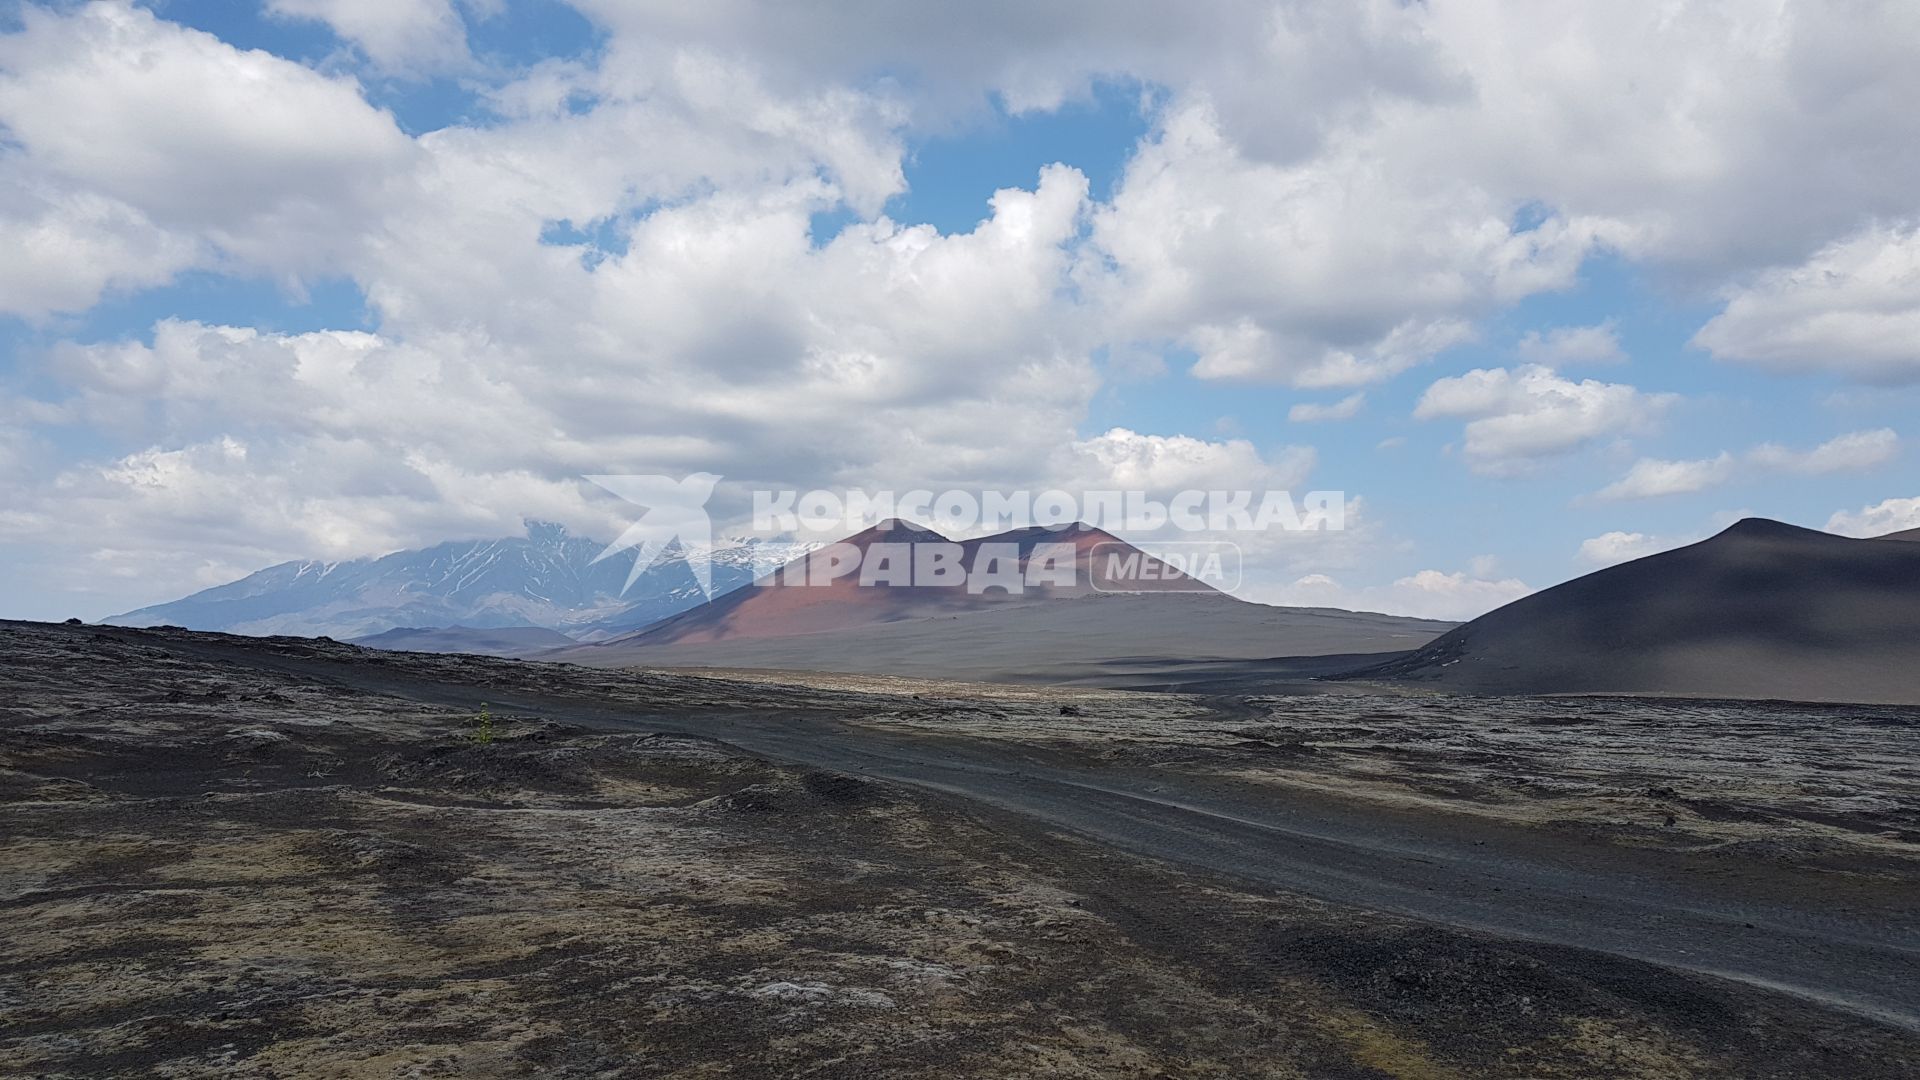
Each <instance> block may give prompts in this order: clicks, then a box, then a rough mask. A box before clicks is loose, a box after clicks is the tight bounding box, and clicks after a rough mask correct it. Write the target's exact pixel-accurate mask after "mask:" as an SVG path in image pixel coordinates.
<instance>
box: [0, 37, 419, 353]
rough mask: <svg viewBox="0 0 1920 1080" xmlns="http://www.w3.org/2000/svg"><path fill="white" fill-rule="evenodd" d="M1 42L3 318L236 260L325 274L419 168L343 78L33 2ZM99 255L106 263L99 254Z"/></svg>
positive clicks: (70, 306)
mask: <svg viewBox="0 0 1920 1080" xmlns="http://www.w3.org/2000/svg"><path fill="white" fill-rule="evenodd" d="M23 22H24V28H23V29H22V30H21V31H20V32H18V33H14V34H7V35H0V127H4V128H5V129H6V131H7V134H8V136H9V141H10V142H11V143H13V144H14V145H13V146H11V147H9V148H7V149H5V150H0V234H5V235H7V236H8V238H9V239H17V240H20V241H22V242H23V246H22V247H20V248H15V249H11V254H12V257H11V258H9V259H8V262H9V263H10V264H12V265H11V267H10V269H9V271H8V272H7V273H8V276H9V277H12V278H17V279H19V280H21V281H24V282H29V283H31V282H33V281H35V280H38V281H39V282H40V283H39V284H38V285H33V284H29V285H28V286H27V287H26V288H24V289H22V290H19V291H14V290H8V291H7V292H6V293H5V296H6V297H7V299H5V300H0V310H5V311H11V312H13V313H14V314H18V315H24V316H29V317H36V316H41V315H45V314H47V313H48V312H49V311H54V310H76V309H79V308H83V307H86V306H88V305H90V304H91V303H92V302H93V301H94V300H95V299H96V298H97V297H98V296H99V294H100V292H101V291H102V290H103V289H105V288H108V287H111V286H127V285H150V284H156V283H158V282H159V281H162V280H164V279H165V278H167V277H168V276H169V275H171V274H172V273H174V272H176V271H178V270H180V269H184V268H185V267H187V266H189V265H219V262H220V257H221V256H226V257H231V258H236V259H239V260H241V261H242V262H244V263H246V264H249V265H252V266H256V267H260V268H263V269H267V270H271V271H278V272H285V273H302V272H310V271H337V270H339V269H341V268H342V266H343V263H342V259H343V257H344V256H345V255H346V253H347V252H348V250H349V249H351V248H352V246H353V245H354V244H355V242H356V241H355V237H356V236H357V235H358V234H359V232H360V230H361V229H362V228H364V227H365V226H366V224H367V223H368V222H369V221H370V219H371V218H372V217H373V216H374V215H375V214H377V213H378V212H379V210H380V208H381V207H383V206H384V205H386V200H387V198H388V197H389V195H390V188H389V185H390V184H391V183H392V182H393V181H394V180H395V179H396V178H397V177H399V176H401V175H403V174H404V173H405V171H406V170H407V169H409V168H410V167H411V166H412V165H413V163H415V161H416V160H417V155H416V152H415V148H414V145H413V143H412V142H411V141H410V140H408V139H407V137H406V136H405V135H403V134H402V133H401V132H400V130H399V129H398V128H397V127H395V126H394V123H393V119H392V117H390V116H388V115H387V114H386V113H384V112H381V111H379V110H377V109H375V108H373V107H372V106H370V105H368V104H367V103H366V101H365V100H364V99H362V98H361V96H360V92H359V88H358V87H357V85H356V84H355V83H354V82H353V81H352V80H350V79H344V78H340V79H334V78H327V77H325V76H322V75H319V74H316V73H315V72H313V71H310V70H308V69H307V68H304V67H301V66H300V65H299V64H295V63H292V62H290V61H287V60H282V59H279V58H277V57H274V56H271V55H269V54H267V53H264V52H258V51H248V52H243V51H241V50H238V49H235V48H233V47H231V46H229V45H227V44H225V43H223V42H221V41H219V40H218V39H216V38H214V37H212V36H211V35H208V34H203V33H200V32H198V31H194V30H188V29H185V28H182V27H179V26H176V25H174V24H171V23H167V22H163V21H161V20H160V19H159V18H157V17H156V16H155V15H154V14H153V13H151V12H149V11H146V10H144V9H141V8H136V7H132V6H129V5H122V4H110V3H100V4H92V5H89V6H86V7H83V8H81V9H79V10H78V11H76V12H74V13H73V14H71V15H60V14H56V13H53V12H49V11H46V10H43V9H40V8H37V7H32V6H29V7H27V8H26V9H25V11H24V15H23ZM96 259H105V260H108V261H106V262H97V261H95V260H96Z"/></svg>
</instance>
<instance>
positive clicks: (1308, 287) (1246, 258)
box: [1089, 103, 1594, 387]
mask: <svg viewBox="0 0 1920 1080" xmlns="http://www.w3.org/2000/svg"><path fill="white" fill-rule="evenodd" d="M1508 216H1509V211H1508V209H1507V208H1504V207H1502V206H1501V205H1499V204H1498V202H1497V201H1495V200H1493V199H1490V198H1489V197H1488V196H1487V194H1486V193H1485V192H1484V191H1479V190H1476V189H1472V188H1461V187H1449V186H1445V185H1441V186H1435V185H1432V184H1430V183H1426V182H1424V181H1423V180H1421V179H1417V178H1414V177H1411V176H1408V177H1396V176H1393V175H1391V174H1388V173H1384V172H1383V171H1382V170H1381V169H1380V168H1379V163H1378V161H1376V160H1374V159H1372V158H1370V157H1367V156H1364V155H1354V154H1342V155H1330V156H1328V157H1325V158H1321V159H1315V160H1313V161H1311V162H1306V163H1301V164H1289V165H1278V164H1273V163H1270V162H1265V161H1261V160H1258V159H1256V158H1251V157H1249V156H1248V155H1247V153H1246V152H1245V150H1244V149H1243V148H1242V147H1241V146H1240V145H1238V144H1237V143H1236V142H1234V141H1233V140H1232V139H1231V138H1230V137H1229V136H1228V135H1227V134H1226V133H1225V132H1223V131H1222V130H1221V127H1220V121H1219V118H1218V116H1217V114H1216V113H1215V111H1214V110H1213V109H1212V108H1211V107H1210V106H1208V105H1206V104H1205V103H1195V104H1191V105H1187V106H1184V107H1180V108H1176V109H1173V110H1171V111H1170V112H1169V113H1168V114H1167V115H1166V117H1164V119H1163V121H1162V124H1161V127H1160V130H1159V132H1158V135H1157V137H1156V138H1155V139H1154V140H1153V141H1151V142H1149V143H1147V144H1145V145H1143V146H1142V147H1141V148H1140V150H1139V152H1138V153H1137V154H1136V155H1135V157H1134V158H1133V160H1132V161H1131V162H1130V163H1129V165H1128V167H1127V171H1126V175H1125V176H1124V177H1123V178H1122V180H1121V183H1120V186H1119V189H1118V190H1117V191H1116V192H1115V194H1114V196H1113V199H1112V201H1111V202H1110V203H1109V204H1107V205H1105V206H1103V207H1101V208H1099V209H1098V210H1097V211H1096V213H1095V216H1094V226H1093V234H1092V238H1091V242H1092V246H1093V248H1094V250H1095V251H1096V252H1097V253H1098V254H1099V255H1100V256H1101V257H1102V260H1103V261H1102V263H1101V264H1099V265H1101V266H1102V267H1103V268H1107V267H1110V268H1111V273H1102V274H1101V275H1100V276H1099V277H1097V278H1094V279H1092V280H1091V281H1090V282H1089V287H1090V288H1091V289H1092V290H1093V291H1094V292H1095V294H1096V296H1097V297H1098V298H1099V300H1100V301H1101V302H1102V304H1103V306H1104V307H1105V308H1107V309H1108V310H1109V311H1110V313H1111V314H1110V315H1109V322H1110V323H1111V325H1112V326H1113V328H1114V331H1115V332H1116V333H1120V332H1125V333H1130V334H1131V335H1132V336H1134V337H1137V338H1165V339H1172V340H1177V341H1179V342H1181V343H1183V344H1185V345H1186V346H1187V347H1189V348H1191V349H1192V350H1193V351H1194V352H1195V353H1197V354H1198V361H1197V362H1196V364H1195V365H1194V369H1193V370H1194V374H1196V375H1198V376H1200V377H1201V378H1208V379H1259V380H1272V381H1278V382H1284V383H1288V384H1291V385H1295V386H1303V387H1338V386H1358V385H1364V384H1367V383H1374V382H1379V381H1381V380H1383V379H1386V378H1389V377H1391V376H1393V375H1395V374H1398V373H1399V372H1401V371H1404V370H1406V369H1407V368H1409V367H1412V366H1413V365H1415V364H1418V363H1421V362H1422V361H1425V360H1427V359H1429V358H1431V357H1433V356H1434V355H1436V354H1438V353H1440V352H1441V351H1443V350H1445V349H1447V348H1449V347H1451V346H1454V345H1457V344H1460V343H1461V342H1464V341H1467V340H1470V339H1471V337H1472V327H1471V323H1470V321H1469V320H1470V318H1471V317H1472V316H1473V315H1475V314H1477V313H1480V312H1482V311H1485V310H1489V309H1491V308H1492V307H1493V306H1495V305H1496V304H1498V303H1500V302H1502V301H1506V300H1511V299H1515V298H1518V297H1520V296H1524V295H1527V294H1528V293H1531V292H1536V291H1539V290H1542V289H1547V288H1554V287H1558V286H1561V285H1565V284H1568V283H1570V282H1571V280H1572V278H1573V275H1574V273H1575V271H1576V270H1577V269H1578V267H1579V264H1580V261H1581V259H1582V257H1583V255H1584V253H1585V252H1586V250H1587V249H1588V247H1589V246H1590V245H1591V243H1592V241H1593V236H1594V226H1593V225H1592V224H1590V223H1586V222H1581V221H1567V220H1563V219H1560V218H1557V217H1556V218H1552V219H1550V220H1548V221H1545V222H1542V223H1540V224H1539V225H1538V226H1537V227H1536V228H1533V229H1530V230H1526V231H1516V230H1515V229H1514V228H1513V227H1512V226H1511V224H1510V222H1509V221H1508Z"/></svg>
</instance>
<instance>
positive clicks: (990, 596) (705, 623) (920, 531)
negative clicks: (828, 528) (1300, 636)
mask: <svg viewBox="0 0 1920 1080" xmlns="http://www.w3.org/2000/svg"><path fill="white" fill-rule="evenodd" d="M944 543H956V544H957V546H958V548H959V549H960V551H961V553H962V554H961V555H960V560H961V565H963V566H966V567H968V568H969V569H973V568H977V567H979V566H980V565H981V561H982V560H983V559H984V558H985V557H986V556H987V555H989V554H993V553H995V545H998V553H1000V554H1005V553H1006V552H1007V550H1008V549H1011V550H1013V551H1017V553H1018V561H1017V565H1016V564H1014V562H1013V560H1008V562H1007V564H1006V565H1005V566H1003V567H1002V569H1012V570H1014V571H1016V572H1019V573H1024V572H1025V571H1026V570H1027V568H1028V563H1029V561H1030V560H1031V559H1032V558H1033V556H1034V552H1035V549H1036V548H1037V547H1038V546H1039V545H1041V544H1072V545H1073V548H1074V556H1075V559H1074V581H1075V583H1074V584H1073V585H1072V586H1065V585H1039V586H1035V587H1033V588H1028V589H1025V590H1023V591H1022V592H1020V593H1018V594H1014V593H1010V592H1008V591H1006V590H1004V589H988V590H986V591H983V592H977V593H976V592H972V591H970V590H969V589H968V588H966V587H950V586H939V585H922V584H918V583H915V584H871V583H870V584H862V580H861V577H862V575H861V573H860V572H855V573H849V574H846V575H844V576H835V575H833V574H832V572H831V570H830V569H829V566H830V565H831V564H830V562H829V560H830V559H831V558H833V557H835V554H836V553H835V549H836V548H837V549H841V551H840V553H841V554H844V553H845V551H846V549H857V550H858V552H860V553H861V558H862V559H863V561H869V562H870V561H873V560H874V559H875V558H876V557H877V555H878V554H879V553H878V552H877V551H876V549H875V545H882V544H894V545H905V544H944ZM897 550H898V549H896V551H897ZM1116 550H1117V551H1122V552H1126V553H1134V552H1137V551H1138V549H1136V548H1134V547H1132V546H1131V545H1129V544H1127V543H1126V542H1125V541H1123V540H1120V539H1118V538H1117V537H1115V536H1113V534H1111V533H1108V532H1105V531H1103V530H1100V529H1095V528H1092V527H1089V526H1085V525H1068V526H1062V527H1057V528H1056V527H1046V526H1036V527H1033V528H1027V529H1015V530H1013V531H1012V532H1005V533H1000V534H998V535H994V536H985V537H979V538H976V539H972V540H965V541H949V540H948V539H947V538H946V537H944V536H941V535H940V534H939V533H937V532H934V531H932V530H931V529H924V528H921V527H919V526H917V525H912V524H909V523H906V522H901V521H894V520H889V521H883V522H881V523H880V524H878V525H875V526H874V527H873V528H870V529H867V530H865V531H863V532H860V533H856V534H855V535H853V536H850V537H848V538H846V539H845V540H842V541H840V542H839V543H838V544H835V545H829V546H828V547H827V548H823V549H821V550H819V551H815V552H813V553H811V554H809V555H807V556H805V557H803V558H800V559H797V560H795V561H794V562H792V563H789V564H788V565H787V566H785V567H782V568H781V570H780V571H779V572H778V573H776V574H772V575H768V576H767V577H766V578H762V579H761V580H760V581H758V582H756V583H755V584H754V585H753V586H751V587H749V588H744V589H739V590H737V591H735V592H732V593H728V594H727V595H725V596H721V597H718V598H716V599H714V600H713V601H711V602H709V603H706V604H702V605H701V606H699V607H697V608H694V609H693V610H691V611H685V612H682V613H680V614H678V615H675V616H672V617H670V618H667V619H664V620H662V621H660V622H658V623H655V624H654V625H652V626H650V627H647V628H646V629H644V630H641V631H639V632H637V633H634V634H630V635H626V636H624V637H620V638H613V639H610V640H608V641H607V642H604V643H603V644H605V645H608V646H627V645H668V644H674V645H693V644H701V643H708V642H719V641H734V640H747V639H762V638H780V637H788V636H792V635H798V634H818V633H824V632H829V631H839V630H847V629H850V628H853V627H862V626H875V625H879V624H883V623H894V622H902V621H907V620H913V619H925V618H931V617H944V616H951V615H959V614H962V613H966V612H974V611H984V610H989V609H995V608H1002V607H1007V606H1010V605H1016V606H1017V605H1024V604H1032V603H1044V602H1048V601H1053V600H1060V599H1065V598H1070V597H1079V596H1086V595H1090V594H1093V593H1096V592H1101V591H1103V590H1106V591H1111V590H1113V589H1114V588H1116V587H1117V586H1116V585H1115V584H1114V583H1113V582H1112V581H1110V580H1107V579H1106V578H1105V577H1104V574H1105V567H1106V565H1107V562H1108V560H1107V556H1108V554H1109V553H1110V552H1113V551H1116ZM1096 555H1098V556H1099V557H1098V558H1096ZM1142 557H1143V558H1146V559H1147V561H1148V562H1151V563H1153V564H1154V565H1155V566H1157V567H1165V564H1163V563H1160V562H1159V561H1158V560H1155V559H1152V558H1151V557H1149V556H1144V555H1143V556H1142ZM897 558H899V559H901V560H903V562H902V563H900V565H902V566H904V565H906V562H905V561H904V560H910V558H911V556H910V555H907V554H904V553H902V554H899V555H897ZM870 580H871V579H870ZM1127 587H1128V588H1130V589H1132V588H1144V589H1149V590H1156V591H1169V590H1171V591H1182V592H1191V591H1195V590H1200V591H1211V590H1210V589H1208V587H1207V586H1205V585H1202V584H1200V583H1198V582H1196V581H1194V580H1193V579H1191V578H1187V577H1185V575H1182V574H1179V573H1178V572H1177V571H1175V570H1173V569H1172V568H1165V571H1164V575H1163V576H1159V577H1156V578H1154V579H1153V580H1148V581H1142V582H1138V583H1129V584H1128V586H1127Z"/></svg>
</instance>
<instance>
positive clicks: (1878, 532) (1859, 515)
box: [1827, 497, 1920, 536]
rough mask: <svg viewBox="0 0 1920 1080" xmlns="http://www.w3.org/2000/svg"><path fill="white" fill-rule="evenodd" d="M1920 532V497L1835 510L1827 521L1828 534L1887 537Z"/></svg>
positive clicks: (1889, 500)
mask: <svg viewBox="0 0 1920 1080" xmlns="http://www.w3.org/2000/svg"><path fill="white" fill-rule="evenodd" d="M1908 529H1920V497H1916V498H1912V499H1883V500H1881V501H1880V502H1877V503H1874V504H1872V505H1871V506H1863V507H1861V508H1860V509H1858V510H1836V511H1834V514H1833V516H1832V517H1830V518H1828V519H1827V531H1828V532H1830V533H1839V534H1840V535H1842V536H1885V535H1887V534H1888V533H1893V532H1905V531H1907V530H1908Z"/></svg>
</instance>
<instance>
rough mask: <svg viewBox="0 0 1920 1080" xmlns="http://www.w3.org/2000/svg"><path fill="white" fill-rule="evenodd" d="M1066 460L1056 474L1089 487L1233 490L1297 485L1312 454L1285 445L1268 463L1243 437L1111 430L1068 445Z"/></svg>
mask: <svg viewBox="0 0 1920 1080" xmlns="http://www.w3.org/2000/svg"><path fill="white" fill-rule="evenodd" d="M1069 454H1070V460H1069V461H1068V462H1067V463H1065V464H1064V466H1063V467H1061V468H1058V469H1056V473H1057V474H1058V475H1060V476H1062V477H1064V478H1067V479H1068V480H1069V481H1070V482H1072V483H1074V484H1076V485H1079V486H1082V487H1085V488H1089V489H1097V490H1120V491H1145V492H1152V493H1155V494H1168V493H1172V492H1177V491H1188V490H1195V491H1239V490H1262V489H1273V490H1279V491H1286V490H1292V489H1296V488H1298V487H1300V486H1301V485H1302V484H1304V483H1305V482H1306V480H1307V477H1308V475H1309V474H1311V473H1312V471H1313V466H1314V464H1315V461H1316V460H1317V455H1316V454H1315V453H1314V450H1313V448H1312V447H1310V446H1288V447H1285V448H1283V449H1282V450H1281V451H1280V453H1279V455H1278V456H1277V457H1276V458H1275V459H1274V460H1273V461H1271V462H1269V461H1267V460H1266V459H1265V458H1263V457H1262V456H1261V454H1260V452H1259V451H1258V450H1257V449H1255V448H1254V445H1253V444H1252V443H1250V442H1248V441H1246V440H1245V439H1229V440H1227V441H1224V442H1209V441H1207V440H1204V439H1196V438H1192V437H1189V436H1186V435H1171V436H1169V435H1142V434H1140V433H1138V432H1134V431H1129V430H1127V429H1126V428H1114V429H1112V430H1111V431H1108V432H1106V433H1105V434H1103V435H1098V436H1095V437H1094V438H1091V439H1084V440H1079V441H1076V442H1074V443H1073V444H1072V445H1071V446H1070V447H1069Z"/></svg>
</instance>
